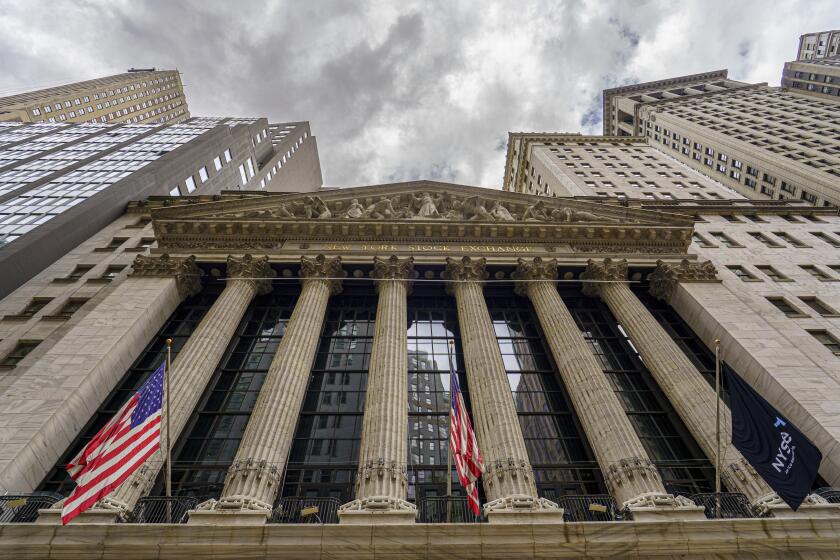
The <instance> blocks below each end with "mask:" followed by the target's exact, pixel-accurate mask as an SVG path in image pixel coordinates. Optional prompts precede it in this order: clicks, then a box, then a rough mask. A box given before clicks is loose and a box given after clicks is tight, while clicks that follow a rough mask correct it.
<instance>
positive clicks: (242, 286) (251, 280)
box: [99, 255, 274, 512]
mask: <svg viewBox="0 0 840 560" xmlns="http://www.w3.org/2000/svg"><path fill="white" fill-rule="evenodd" d="M227 275H228V282H227V285H226V286H225V289H224V290H222V293H221V294H219V297H218V298H217V299H216V301H215V302H214V303H213V306H212V307H211V308H210V309H209V311H207V314H206V315H205V316H204V318H203V319H202V320H201V322H200V323H199V324H198V327H196V329H195V332H193V334H192V335H191V336H190V338H189V340H187V342H186V344H184V347H183V348H182V349H181V351H180V352H179V353H178V357H177V358H175V361H174V362H172V372H171V374H170V381H169V383H170V395H169V402H170V406H171V410H170V413H169V421H170V430H171V432H170V433H171V438H172V441H173V442H175V441H178V438H179V436H180V435H181V431H182V430H183V429H184V427H185V426H186V424H187V422H188V421H189V419H190V417H191V415H192V413H193V411H194V410H195V407H196V405H197V404H198V400H199V399H200V398H201V395H202V394H203V393H204V389H205V387H206V385H207V383H208V382H209V381H210V378H211V377H212V375H213V372H214V371H215V369H216V366H217V365H218V364H219V361H220V360H221V358H222V355H223V354H224V351H225V349H226V348H227V345H228V343H229V342H230V339H231V337H232V336H233V333H234V332H235V331H236V327H237V326H238V325H239V321H240V320H241V319H242V316H243V315H244V313H245V310H246V309H247V308H248V305H249V304H250V303H251V300H252V299H253V298H254V296H255V295H257V294H264V293H268V292H269V291H270V290H271V281H270V280H264V279H265V278H269V277H272V276H274V271H273V270H272V269H271V267H270V266H269V265H268V257H262V258H255V257H252V256H251V255H245V256H244V257H242V258H237V257H232V256H230V257H228V259H227ZM162 462H163V458H162V453H161V452H157V453H155V454H154V455H152V456H151V457H150V458H149V459H148V460H147V461H146V464H145V465H144V466H143V467H141V468H140V469H138V470H137V471H135V472H134V474H132V475H131V476H130V477H129V478H128V479H126V481H125V482H123V483H122V485H121V486H120V487H119V488H118V489H117V490H116V491H115V492H114V493H113V494H111V495H110V496H109V497H107V498H105V499H104V500H102V501H101V502H100V503H99V507H103V508H107V509H116V510H119V511H120V512H126V511H130V510H132V509H133V508H134V505H135V504H136V503H137V500H139V499H140V498H141V497H142V496H144V495H146V494H147V493H148V492H149V490H150V489H151V487H152V485H153V484H154V481H155V479H156V478H157V474H158V471H159V470H160V468H161V466H162Z"/></svg>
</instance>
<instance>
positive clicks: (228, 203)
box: [152, 181, 690, 226]
mask: <svg viewBox="0 0 840 560" xmlns="http://www.w3.org/2000/svg"><path fill="white" fill-rule="evenodd" d="M152 216H153V218H155V219H156V220H168V219H181V220H184V219H186V220H192V219H204V220H249V221H250V220H268V221H277V220H281V221H284V220H290V221H301V220H318V221H387V222H404V221H411V222H486V223H498V224H507V223H522V222H526V223H539V222H542V223H546V224H552V223H555V224H564V223H565V224H568V223H579V224H598V225H600V224H604V225H610V224H612V225H615V224H638V225H645V224H648V225H659V226H661V225H674V226H685V225H687V224H690V221H688V220H687V219H686V218H685V217H683V216H675V215H669V214H664V213H660V212H653V211H649V210H640V209H637V208H625V207H620V206H614V205H607V204H600V203H596V202H590V201H581V200H574V199H558V198H549V197H543V196H533V195H526V194H521V193H510V192H505V191H498V190H493V189H488V188H481V187H469V186H464V185H455V184H451V183H440V182H435V181H416V182H412V183H402V184H392V185H373V186H367V187H356V188H347V189H335V190H326V191H319V192H317V193H311V194H299V195H282V194H274V195H272V194H266V195H261V194H255V195H254V196H253V197H250V198H244V199H238V200H219V201H213V202H205V203H200V204H192V205H186V206H177V207H169V208H160V209H156V210H154V211H153V214H152Z"/></svg>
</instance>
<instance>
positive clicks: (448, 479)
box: [446, 340, 455, 523]
mask: <svg viewBox="0 0 840 560" xmlns="http://www.w3.org/2000/svg"><path fill="white" fill-rule="evenodd" d="M453 346H455V341H454V340H450V341H449V346H448V347H447V348H448V350H449V427H448V428H447V430H446V433H447V434H449V441H447V442H446V522H447V523H449V520H450V517H451V515H450V514H451V510H452V372H453V371H454V370H455V362H454V361H453V360H454V359H455V357H454V352H453V351H452V347H453Z"/></svg>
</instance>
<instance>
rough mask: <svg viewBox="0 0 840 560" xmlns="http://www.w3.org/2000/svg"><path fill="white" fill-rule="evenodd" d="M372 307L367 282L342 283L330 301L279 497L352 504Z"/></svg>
mask: <svg viewBox="0 0 840 560" xmlns="http://www.w3.org/2000/svg"><path fill="white" fill-rule="evenodd" d="M376 303H377V299H376V294H375V293H374V290H373V286H372V285H371V284H370V283H367V282H365V283H362V284H361V285H353V284H352V281H348V282H345V286H344V291H343V292H342V293H341V294H340V295H337V296H333V297H332V299H330V303H329V310H328V311H327V318H326V321H325V324H324V330H323V332H322V334H321V342H320V345H319V348H318V353H317V356H316V358H315V365H314V367H313V368H312V374H311V376H310V378H309V387H308V389H307V392H306V398H305V399H304V403H303V409H302V410H301V414H300V418H299V420H298V425H297V429H296V431H295V439H294V444H293V445H292V450H291V453H290V455H289V463H288V466H287V470H286V478H285V481H284V484H283V496H303V497H309V498H312V497H318V496H323V497H334V498H338V499H339V500H340V501H341V502H342V503H345V502H348V501H350V500H352V499H353V482H354V476H355V473H356V468H357V467H358V463H359V442H360V440H361V437H362V416H363V413H364V406H365V402H364V401H365V390H366V389H367V372H368V366H369V363H370V348H371V343H372V341H373V331H374V326H375V319H376Z"/></svg>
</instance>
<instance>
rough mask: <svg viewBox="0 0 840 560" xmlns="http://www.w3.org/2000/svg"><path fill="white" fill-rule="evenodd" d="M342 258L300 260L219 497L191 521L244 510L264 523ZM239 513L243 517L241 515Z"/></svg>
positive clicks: (213, 519) (338, 283) (204, 521)
mask: <svg viewBox="0 0 840 560" xmlns="http://www.w3.org/2000/svg"><path fill="white" fill-rule="evenodd" d="M344 275H345V273H344V271H343V270H342V268H341V259H340V258H332V259H328V258H326V257H324V256H323V255H318V256H317V257H316V258H314V259H310V258H307V257H303V258H302V259H301V267H300V276H301V284H302V285H303V289H302V290H301V293H300V297H299V298H298V301H297V303H296V304H295V309H294V311H293V312H292V316H291V318H290V319H289V322H288V324H287V325H286V331H285V333H284V334H283V338H282V339H281V340H280V344H279V345H278V347H277V352H276V353H275V355H274V359H273V360H272V362H271V365H270V366H269V368H268V372H267V373H266V376H265V382H264V383H263V386H262V388H261V389H260V394H259V397H257V402H256V403H255V405H254V410H253V412H252V413H251V417H250V419H249V420H248V426H247V428H246V429H245V434H244V435H243V437H242V442H241V443H240V445H239V450H238V451H237V453H236V457H235V459H234V462H233V464H232V465H231V467H230V469H229V470H228V474H227V478H226V480H225V487H224V489H223V490H222V496H221V498H220V499H219V500H218V501H216V500H210V501H208V502H205V503H204V504H202V505H201V506H200V507H199V509H198V510H196V511H193V512H191V513H190V523H197V524H216V523H229V522H231V521H221V520H220V518H219V516H218V515H214V514H216V513H236V514H247V513H248V512H253V515H252V516H248V517H252V518H253V519H252V521H253V522H255V523H265V520H266V518H267V517H268V515H269V513H270V512H271V510H272V508H273V504H274V501H275V498H276V496H277V492H278V491H279V487H280V482H281V481H282V480H283V471H284V468H285V463H286V460H287V458H288V455H289V450H290V449H291V445H292V439H293V438H294V430H295V426H296V425H297V421H298V418H299V416H300V409H301V405H302V404H303V399H304V396H305V394H306V387H307V384H308V382H309V376H310V372H311V369H312V363H313V362H314V360H315V353H316V351H317V349H318V339H319V338H320V336H321V329H322V328H323V324H324V317H325V316H326V311H327V303H328V302H329V298H330V295H332V294H335V293H338V292H340V291H341V281H340V280H335V278H339V277H343V276H344ZM240 517H241V516H240Z"/></svg>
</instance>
